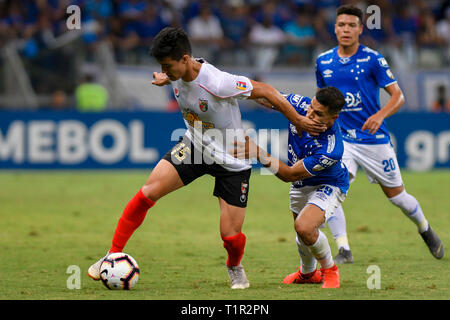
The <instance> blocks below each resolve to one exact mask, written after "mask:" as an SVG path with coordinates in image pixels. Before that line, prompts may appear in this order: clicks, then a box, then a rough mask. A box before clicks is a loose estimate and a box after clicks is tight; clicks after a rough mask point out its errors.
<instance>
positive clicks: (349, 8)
mask: <svg viewBox="0 0 450 320" xmlns="http://www.w3.org/2000/svg"><path fill="white" fill-rule="evenodd" d="M341 14H348V15H351V16H357V17H358V18H359V23H362V22H363V12H362V11H361V9H360V8H358V7H355V6H354V5H351V4H346V5H342V6H340V7H339V8H337V10H336V17H337V16H339V15H341Z"/></svg>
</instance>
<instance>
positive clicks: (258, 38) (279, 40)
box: [249, 16, 285, 73]
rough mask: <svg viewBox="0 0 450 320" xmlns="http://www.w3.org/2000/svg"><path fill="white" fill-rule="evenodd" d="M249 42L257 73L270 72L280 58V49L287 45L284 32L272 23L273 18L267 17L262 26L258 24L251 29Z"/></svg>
mask: <svg viewBox="0 0 450 320" xmlns="http://www.w3.org/2000/svg"><path fill="white" fill-rule="evenodd" d="M249 40H250V43H251V45H252V49H253V60H254V65H255V67H256V70H257V72H258V73H262V72H267V71H270V70H271V69H272V67H273V65H274V63H275V61H276V59H277V57H278V54H279V52H280V47H281V46H282V45H283V44H284V43H285V35H284V32H283V30H281V29H280V28H278V27H277V26H275V25H274V24H273V23H272V17H271V16H267V17H265V18H264V19H263V22H262V23H261V24H260V23H257V24H255V25H254V26H253V27H252V28H251V30H250V35H249Z"/></svg>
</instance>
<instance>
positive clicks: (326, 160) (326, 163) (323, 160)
mask: <svg viewBox="0 0 450 320" xmlns="http://www.w3.org/2000/svg"><path fill="white" fill-rule="evenodd" d="M336 162H338V161H337V160H335V159H331V158H329V157H327V156H324V155H322V156H321V157H320V159H319V164H320V165H321V166H323V167H325V168H328V167H331V166H332V165H334V164H335V163H336Z"/></svg>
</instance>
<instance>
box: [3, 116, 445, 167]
mask: <svg viewBox="0 0 450 320" xmlns="http://www.w3.org/2000/svg"><path fill="white" fill-rule="evenodd" d="M242 119H243V125H244V128H246V129H248V130H249V131H248V132H249V135H250V136H252V137H254V136H255V135H256V136H257V138H258V142H259V143H260V144H261V145H262V146H263V147H266V148H267V149H268V150H269V151H270V152H271V153H272V154H274V155H278V156H279V157H280V158H281V159H282V160H283V161H286V159H287V147H288V146H287V133H288V131H287V124H288V121H287V120H286V119H285V118H284V117H283V116H282V115H281V114H279V113H277V112H270V111H269V112H266V111H254V112H245V113H243V114H242ZM387 123H388V128H389V129H390V132H391V133H392V140H393V144H394V146H395V147H396V150H397V155H398V160H399V165H400V166H401V167H406V168H409V169H411V170H429V169H432V168H449V167H450V159H449V149H450V114H431V113H399V114H396V115H394V116H392V117H391V118H389V119H388V120H387ZM185 130H186V129H185V126H184V122H183V119H182V117H181V114H180V113H178V112H177V113H164V112H106V113H78V112H0V169H114V168H120V169H148V168H152V167H153V166H155V165H156V163H157V162H158V161H159V159H160V158H161V157H162V156H163V155H164V154H165V153H166V152H167V151H168V150H169V149H170V148H171V147H172V146H173V145H174V144H175V143H176V142H177V141H178V139H179V137H180V136H182V135H183V133H184V132H185Z"/></svg>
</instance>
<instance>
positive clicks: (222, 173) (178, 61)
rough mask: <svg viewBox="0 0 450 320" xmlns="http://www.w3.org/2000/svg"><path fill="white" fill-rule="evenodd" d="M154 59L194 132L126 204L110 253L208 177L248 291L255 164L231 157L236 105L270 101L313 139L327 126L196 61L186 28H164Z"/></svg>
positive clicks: (232, 266)
mask: <svg viewBox="0 0 450 320" xmlns="http://www.w3.org/2000/svg"><path fill="white" fill-rule="evenodd" d="M150 54H151V55H152V56H153V57H154V58H155V59H156V61H158V63H159V64H160V65H161V69H162V72H155V73H154V74H153V77H154V80H153V81H152V84H153V85H157V86H163V85H168V84H171V85H172V87H173V92H174V94H175V98H176V99H177V102H178V105H179V107H180V111H181V112H182V115H183V118H184V122H185V124H186V127H187V131H186V133H185V135H184V136H183V137H182V138H181V139H180V141H179V142H178V143H177V144H176V145H175V146H174V147H173V148H172V149H171V150H170V151H169V152H168V153H167V154H166V155H165V156H164V157H163V158H162V159H161V160H160V161H159V162H158V164H157V165H156V167H155V168H154V169H153V170H152V172H151V173H150V175H149V177H148V179H147V181H146V182H145V184H144V185H143V187H142V188H140V189H139V191H138V192H137V193H136V195H135V196H134V197H133V198H132V199H131V200H130V202H129V203H128V204H127V206H126V207H125V209H124V211H123V213H122V216H121V217H120V219H119V222H118V224H117V227H116V230H115V233H114V236H113V239H112V246H111V248H110V249H109V251H108V254H109V253H113V252H121V251H123V248H124V247H125V245H126V243H127V242H128V240H129V238H130V237H131V235H132V234H133V233H134V231H135V230H136V229H137V228H138V227H139V226H140V225H141V223H142V222H143V221H144V218H145V216H146V214H147V211H148V210H149V209H150V208H151V207H152V206H154V205H155V203H156V202H157V201H158V200H159V199H161V198H162V197H164V196H165V195H167V194H168V193H171V192H173V191H175V190H177V189H180V188H182V187H183V186H186V185H188V184H189V183H191V182H192V181H194V180H195V179H197V178H199V177H201V176H203V175H205V174H209V175H211V176H213V177H214V178H215V186H214V192H213V194H214V195H215V196H216V197H218V200H219V207H220V235H221V238H222V240H223V246H224V248H225V249H226V251H227V253H228V258H227V261H226V267H227V270H228V275H229V277H230V282H231V288H232V289H245V288H248V287H249V281H248V279H247V276H246V274H245V271H244V268H243V266H242V264H241V260H242V257H243V255H244V247H245V243H246V237H245V235H244V234H243V233H242V226H243V222H244V217H245V210H246V206H247V199H248V193H249V187H250V185H249V182H250V181H249V180H250V173H251V164H250V163H249V162H248V161H245V160H241V159H236V158H235V157H233V156H232V155H231V154H230V153H229V152H227V150H231V149H232V148H233V143H234V139H235V138H236V139H237V141H244V132H243V128H242V125H241V114H240V111H239V105H238V102H237V100H238V99H247V98H248V99H266V100H268V101H269V102H270V103H271V104H273V105H274V106H276V107H277V109H278V110H279V111H280V112H282V113H283V114H284V115H285V116H286V117H287V118H288V119H289V120H290V121H291V122H293V123H295V126H296V127H297V128H298V129H299V130H303V131H307V132H309V133H311V134H313V135H314V134H316V135H317V134H319V133H320V132H323V131H324V130H325V129H326V128H325V126H324V125H323V124H321V123H319V122H317V121H315V120H312V119H309V118H307V117H305V116H301V115H299V114H297V113H296V112H295V110H294V109H292V108H291V105H290V104H289V103H288V102H287V101H286V99H285V98H284V97H283V96H282V95H281V94H280V93H279V92H278V91H277V90H276V89H275V88H273V87H272V86H270V85H268V84H265V83H262V82H257V81H253V80H250V79H248V78H247V77H244V76H237V75H233V74H229V73H227V72H223V71H221V70H219V69H217V68H215V67H214V66H213V65H211V64H208V63H207V62H206V61H204V60H202V59H194V58H193V57H192V56H191V45H190V41H189V39H188V37H187V35H186V33H185V32H184V31H183V30H182V29H179V28H171V27H168V28H165V29H163V30H161V31H160V32H159V33H158V35H157V36H156V37H155V38H154V39H153V42H152V47H151V49H150ZM227 136H228V137H227ZM229 136H231V137H229ZM181 227H182V226H181ZM174 233H176V231H174ZM108 254H107V255H106V256H105V257H107V256H108ZM103 260H104V258H102V259H100V260H99V261H97V262H96V263H94V264H93V265H92V266H91V267H90V268H89V270H88V274H89V276H90V277H91V278H93V279H94V280H98V279H99V278H100V274H99V269H100V266H101V263H102V261H103Z"/></svg>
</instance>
